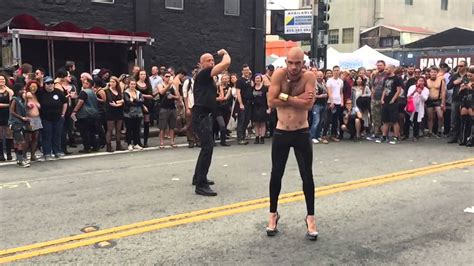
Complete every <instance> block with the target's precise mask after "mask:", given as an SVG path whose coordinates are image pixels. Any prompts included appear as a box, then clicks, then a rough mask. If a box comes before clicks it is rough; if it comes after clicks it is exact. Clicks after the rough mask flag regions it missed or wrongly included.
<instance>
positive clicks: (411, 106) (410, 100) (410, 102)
mask: <svg viewBox="0 0 474 266" xmlns="http://www.w3.org/2000/svg"><path fill="white" fill-rule="evenodd" d="M405 110H406V111H407V112H408V113H413V112H415V100H414V99H413V96H409V97H408V100H407V105H406V107H405Z"/></svg>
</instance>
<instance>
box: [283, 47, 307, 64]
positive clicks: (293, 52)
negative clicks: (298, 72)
mask: <svg viewBox="0 0 474 266" xmlns="http://www.w3.org/2000/svg"><path fill="white" fill-rule="evenodd" d="M287 58H288V59H291V60H292V61H297V60H300V61H303V59H304V52H303V50H301V48H300V47H293V48H291V49H290V51H288V56H287Z"/></svg>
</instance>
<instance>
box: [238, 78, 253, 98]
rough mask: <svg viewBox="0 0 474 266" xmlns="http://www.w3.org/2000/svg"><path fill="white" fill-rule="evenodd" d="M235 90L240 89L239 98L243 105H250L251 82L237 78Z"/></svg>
mask: <svg viewBox="0 0 474 266" xmlns="http://www.w3.org/2000/svg"><path fill="white" fill-rule="evenodd" d="M236 87H237V89H240V96H241V97H242V102H243V103H244V104H247V103H251V102H252V98H253V88H252V80H251V79H246V78H243V77H241V78H239V79H238V80H237V85H236Z"/></svg>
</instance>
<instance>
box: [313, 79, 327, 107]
mask: <svg viewBox="0 0 474 266" xmlns="http://www.w3.org/2000/svg"><path fill="white" fill-rule="evenodd" d="M316 90H317V91H318V95H322V94H327V93H328V89H327V88H326V85H325V84H323V83H319V82H317V83H316ZM327 103H328V97H327V96H326V97H325V98H316V101H314V104H318V105H326V104H327Z"/></svg>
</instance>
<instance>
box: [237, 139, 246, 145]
mask: <svg viewBox="0 0 474 266" xmlns="http://www.w3.org/2000/svg"><path fill="white" fill-rule="evenodd" d="M237 144H239V145H247V144H249V142H248V141H246V140H241V141H239V142H238V143H237Z"/></svg>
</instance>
